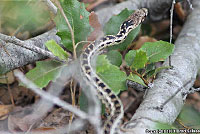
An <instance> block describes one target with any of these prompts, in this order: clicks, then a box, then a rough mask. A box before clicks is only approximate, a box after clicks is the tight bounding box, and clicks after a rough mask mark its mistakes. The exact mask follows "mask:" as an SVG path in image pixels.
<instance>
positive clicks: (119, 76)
mask: <svg viewBox="0 0 200 134" xmlns="http://www.w3.org/2000/svg"><path fill="white" fill-rule="evenodd" d="M96 73H97V74H98V76H99V77H100V78H101V79H102V80H103V81H104V82H105V83H106V84H107V85H108V86H109V87H110V88H111V89H112V91H113V92H115V93H116V94H118V93H119V92H120V91H122V90H125V89H126V85H125V80H126V78H127V77H126V74H125V73H124V72H123V71H121V70H120V69H119V67H117V66H115V65H112V64H111V63H110V62H109V60H108V59H106V55H99V56H98V58H97V65H96Z"/></svg>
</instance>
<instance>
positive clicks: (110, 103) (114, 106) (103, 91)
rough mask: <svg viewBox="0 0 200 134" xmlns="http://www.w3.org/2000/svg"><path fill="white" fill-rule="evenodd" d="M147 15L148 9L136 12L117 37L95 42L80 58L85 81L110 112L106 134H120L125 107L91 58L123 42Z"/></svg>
mask: <svg viewBox="0 0 200 134" xmlns="http://www.w3.org/2000/svg"><path fill="white" fill-rule="evenodd" d="M147 13H148V11H147V9H146V8H142V9H139V10H136V11H135V12H134V13H133V14H132V15H130V16H129V17H128V19H127V20H125V21H124V22H123V23H122V24H121V26H120V30H119V32H118V34H117V35H107V36H104V37H102V38H101V39H100V40H97V41H94V42H93V43H91V44H89V45H88V46H87V47H86V48H85V50H84V51H83V53H82V54H81V56H80V59H81V60H80V61H81V72H82V74H83V77H84V79H85V80H86V82H87V83H89V84H91V85H92V86H93V87H94V88H95V89H96V90H97V92H98V95H97V96H98V98H99V99H100V100H101V101H102V102H103V103H104V104H105V106H106V108H108V110H109V116H108V118H107V120H106V122H105V123H104V134H118V131H119V128H120V125H121V122H122V119H123V116H124V111H123V105H122V103H121V101H120V99H119V98H118V96H117V95H115V93H114V92H113V91H112V90H111V89H110V88H109V86H108V85H107V84H105V83H104V82H103V81H102V80H101V78H99V76H97V74H96V73H95V70H94V69H93V68H92V66H91V58H92V56H93V55H95V54H96V53H98V52H100V51H102V50H103V49H104V48H107V47H109V46H113V45H115V44H119V43H121V42H123V41H124V40H125V39H126V37H127V35H128V33H129V32H130V31H131V30H133V29H135V28H136V27H137V26H138V25H140V24H141V23H142V22H143V21H144V19H145V17H146V16H147Z"/></svg>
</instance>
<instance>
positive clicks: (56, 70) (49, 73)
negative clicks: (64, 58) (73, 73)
mask: <svg viewBox="0 0 200 134" xmlns="http://www.w3.org/2000/svg"><path fill="white" fill-rule="evenodd" d="M63 67H64V65H62V64H61V63H59V62H56V61H38V62H36V67H35V68H34V69H32V70H30V71H29V72H28V73H27V74H26V77H27V78H28V79H30V80H31V81H32V82H34V83H35V84H36V85H37V86H38V87H40V88H43V87H45V86H47V84H48V83H49V82H50V81H51V80H52V81H54V80H55V79H56V78H58V77H59V76H60V73H61V70H62V68H63Z"/></svg>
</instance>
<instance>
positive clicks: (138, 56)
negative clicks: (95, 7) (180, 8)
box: [26, 0, 174, 105]
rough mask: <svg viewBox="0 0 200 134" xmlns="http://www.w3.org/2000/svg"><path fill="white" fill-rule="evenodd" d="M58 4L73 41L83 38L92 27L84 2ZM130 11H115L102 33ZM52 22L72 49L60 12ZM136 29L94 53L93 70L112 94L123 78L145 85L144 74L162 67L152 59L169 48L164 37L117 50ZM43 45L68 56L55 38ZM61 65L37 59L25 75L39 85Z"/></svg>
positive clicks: (115, 27) (68, 0)
mask: <svg viewBox="0 0 200 134" xmlns="http://www.w3.org/2000/svg"><path fill="white" fill-rule="evenodd" d="M61 6H62V7H63V10H64V13H65V14H66V16H67V18H68V19H69V22H70V25H71V26H72V29H73V33H74V36H75V43H78V42H80V41H85V40H86V39H87V37H88V35H89V34H90V32H91V31H92V27H91V26H90V24H89V12H87V11H86V10H85V7H84V4H81V3H79V2H78V1H77V0H65V1H62V0H61ZM132 12H133V11H129V10H127V9H124V10H123V11H122V12H121V13H120V14H119V15H116V16H113V17H112V18H111V19H110V20H109V21H108V23H106V24H105V27H104V28H103V29H104V32H105V34H106V35H108V34H110V35H116V34H117V33H118V31H119V27H120V25H121V23H122V22H123V21H124V20H126V18H127V17H128V16H129V15H130V14H131V13H132ZM55 23H56V28H57V30H58V32H57V35H58V36H60V38H61V42H62V45H63V47H64V49H67V50H68V51H70V52H71V53H73V51H72V50H73V45H72V39H71V33H70V30H69V28H68V26H67V24H66V22H65V20H64V18H63V16H62V15H61V14H60V13H58V15H57V17H56V18H55ZM139 31H140V26H138V27H137V28H135V29H134V30H133V31H132V32H130V33H129V35H128V36H127V39H126V40H125V41H124V42H123V43H121V44H119V45H116V46H113V47H111V48H109V50H110V51H109V52H108V53H107V54H106V55H99V56H98V57H97V62H96V73H97V74H98V76H99V77H100V78H101V79H102V80H103V81H104V82H105V83H106V84H107V85H109V86H110V88H111V89H112V90H113V92H115V93H116V94H118V93H119V92H120V91H123V90H126V84H125V81H126V79H129V80H133V81H135V82H137V83H139V84H142V85H145V86H146V84H148V81H147V80H146V79H145V78H147V79H148V78H151V77H154V76H155V75H156V74H157V73H158V72H159V71H160V70H161V69H164V68H166V67H161V68H157V69H156V68H155V63H156V62H159V61H164V60H165V59H166V58H167V57H168V56H169V55H170V54H171V53H172V52H173V49H174V45H173V44H170V43H168V42H164V41H157V42H153V43H152V42H148V43H145V44H144V45H143V46H142V47H141V48H140V49H138V50H130V51H129V52H128V53H127V54H126V55H125V58H123V56H122V55H121V53H120V52H121V51H123V50H126V49H127V47H128V46H129V45H130V44H131V42H132V40H133V39H134V38H135V37H136V36H137V34H138V33H139ZM45 45H46V47H47V48H48V49H49V50H50V51H51V52H52V53H53V54H54V55H55V56H57V57H59V58H60V59H61V60H67V59H68V55H67V53H66V52H65V51H64V49H63V48H61V47H60V46H59V45H58V44H57V43H56V42H55V41H53V40H51V41H48V42H47V43H46V44H45ZM79 49H80V50H82V46H80V47H79V48H78V50H79ZM114 49H115V50H114ZM116 49H117V50H120V51H117V50H116ZM122 61H125V63H126V66H127V67H128V68H129V69H130V75H128V76H127V75H126V73H125V72H124V71H122V70H120V66H121V64H122ZM63 67H64V65H63V64H61V63H57V62H55V61H40V62H37V63H36V68H34V69H33V70H31V71H30V72H28V73H27V74H26V75H27V77H28V78H29V79H31V80H32V81H33V82H34V83H35V84H36V85H38V86H39V87H41V88H43V87H45V86H46V85H47V84H48V83H49V81H51V80H55V79H56V78H57V77H59V74H60V72H61V71H60V69H61V68H63ZM35 74H39V75H35ZM81 98H85V97H80V99H81ZM80 105H81V104H80ZM84 105H85V104H84Z"/></svg>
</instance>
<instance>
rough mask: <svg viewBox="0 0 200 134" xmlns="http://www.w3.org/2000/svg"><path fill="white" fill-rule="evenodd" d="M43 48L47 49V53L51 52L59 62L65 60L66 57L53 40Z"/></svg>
mask: <svg viewBox="0 0 200 134" xmlns="http://www.w3.org/2000/svg"><path fill="white" fill-rule="evenodd" d="M45 46H46V47H47V48H48V50H49V51H51V52H52V53H53V54H54V55H55V56H57V57H59V58H60V59H61V60H67V58H68V55H67V53H66V52H65V51H64V50H63V48H62V47H60V46H59V45H58V44H57V43H56V42H55V40H49V41H47V42H46V43H45Z"/></svg>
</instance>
